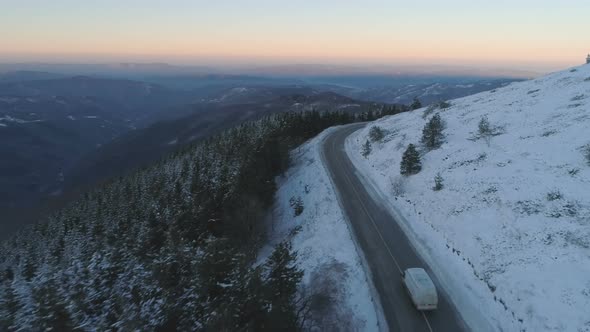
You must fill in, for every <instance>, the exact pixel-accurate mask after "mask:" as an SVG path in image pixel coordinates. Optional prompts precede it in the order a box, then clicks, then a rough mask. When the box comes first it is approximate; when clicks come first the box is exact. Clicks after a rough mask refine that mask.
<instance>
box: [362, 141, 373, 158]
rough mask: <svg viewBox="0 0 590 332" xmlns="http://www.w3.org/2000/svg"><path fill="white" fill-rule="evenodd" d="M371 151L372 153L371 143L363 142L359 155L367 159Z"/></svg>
mask: <svg viewBox="0 0 590 332" xmlns="http://www.w3.org/2000/svg"><path fill="white" fill-rule="evenodd" d="M371 151H373V148H372V146H371V141H369V140H367V141H366V142H365V144H363V149H362V151H361V155H362V156H363V157H365V158H367V157H368V156H369V155H370V154H371Z"/></svg>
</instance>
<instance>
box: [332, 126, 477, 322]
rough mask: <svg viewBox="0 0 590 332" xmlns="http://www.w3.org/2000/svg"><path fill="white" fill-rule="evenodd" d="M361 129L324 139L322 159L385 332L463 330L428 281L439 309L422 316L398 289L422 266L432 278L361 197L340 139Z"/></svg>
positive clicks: (382, 212) (375, 205)
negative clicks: (369, 279)
mask: <svg viewBox="0 0 590 332" xmlns="http://www.w3.org/2000/svg"><path fill="white" fill-rule="evenodd" d="M364 125H365V124H352V125H348V126H343V127H342V128H341V129H338V130H337V131H335V132H333V133H332V134H330V135H329V136H328V137H326V139H325V140H324V142H323V147H322V159H323V162H324V164H325V166H326V168H327V169H328V173H329V174H330V176H331V178H332V182H333V184H334V187H335V190H336V192H337V195H338V198H339V201H340V204H341V206H342V208H343V210H344V212H345V215H346V216H347V218H348V221H349V223H350V226H351V227H352V231H353V232H354V236H355V238H356V243H357V245H358V246H359V247H360V248H359V249H361V250H362V252H363V253H364V257H365V261H366V263H367V265H368V269H369V270H370V273H371V277H372V281H373V285H374V286H375V289H376V291H377V292H378V293H379V300H380V302H381V306H382V307H383V313H384V316H385V319H386V321H387V324H388V327H389V330H390V331H402V332H406V331H409V332H413V331H427V332H434V331H436V332H439V331H441V332H442V331H444V332H455V331H464V330H467V328H466V327H465V324H464V323H463V321H462V319H461V317H460V316H459V314H458V313H457V312H456V310H455V308H454V307H453V305H452V304H451V303H450V302H449V301H448V299H447V297H446V295H445V294H444V293H443V292H441V291H440V286H439V285H438V283H437V281H436V280H435V279H434V278H433V279H434V280H433V281H434V283H435V284H436V285H437V289H439V294H438V295H439V305H438V309H437V310H436V311H432V312H425V313H424V312H420V311H418V310H416V309H415V308H414V306H413V305H412V302H411V300H410V298H409V296H408V294H407V293H406V291H405V289H404V288H403V285H402V279H401V275H400V273H401V271H403V270H405V269H407V268H410V267H423V268H425V269H426V270H427V271H429V274H430V275H431V276H432V273H431V272H430V269H429V268H428V266H426V264H425V263H424V261H423V260H422V259H421V258H420V257H419V256H418V254H417V253H416V251H415V250H414V248H413V246H412V244H411V243H410V241H409V240H408V238H407V237H406V235H405V234H404V232H403V230H402V229H401V228H400V226H399V225H398V224H397V222H396V221H395V220H394V219H393V218H392V216H391V214H390V213H389V212H388V211H387V209H386V208H385V207H384V206H383V205H382V204H381V203H380V202H378V201H375V200H374V199H373V197H372V196H371V195H370V194H369V193H368V192H367V189H366V188H365V186H364V185H363V182H362V181H361V180H360V179H359V177H358V176H357V170H356V168H355V167H354V165H353V164H352V162H351V161H350V159H349V157H348V155H347V154H346V152H345V149H344V141H345V140H346V138H347V137H348V136H349V135H350V134H352V133H353V132H354V131H356V130H359V129H361V128H362V127H363V126H364ZM392 167H395V165H394V166H392Z"/></svg>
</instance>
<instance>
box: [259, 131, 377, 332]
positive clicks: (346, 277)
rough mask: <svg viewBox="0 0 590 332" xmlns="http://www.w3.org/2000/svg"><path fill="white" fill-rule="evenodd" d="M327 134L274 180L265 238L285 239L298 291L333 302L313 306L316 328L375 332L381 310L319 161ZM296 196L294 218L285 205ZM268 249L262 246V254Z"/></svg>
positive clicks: (310, 144)
mask: <svg viewBox="0 0 590 332" xmlns="http://www.w3.org/2000/svg"><path fill="white" fill-rule="evenodd" d="M332 130H333V129H328V130H327V131H324V132H323V133H322V134H320V135H319V136H318V137H316V138H314V139H312V140H311V141H309V142H307V143H306V144H304V145H302V146H301V147H299V148H298V149H297V150H295V151H293V153H292V160H293V166H292V167H291V168H290V169H289V170H288V171H287V173H286V174H285V175H284V176H283V177H281V178H279V179H277V184H278V191H277V194H276V198H275V202H276V203H275V208H274V213H273V215H272V230H271V234H273V236H272V237H273V239H274V243H277V242H279V241H282V240H284V239H286V238H289V237H291V241H292V245H293V249H294V250H296V251H297V252H298V264H299V266H300V267H301V268H303V269H304V270H305V275H304V277H303V281H302V284H303V289H306V292H307V293H313V292H315V291H318V290H321V291H323V292H324V293H325V294H328V295H329V296H331V297H332V298H333V304H332V305H331V306H328V307H326V308H323V309H322V308H319V311H323V312H322V314H321V316H322V317H320V319H321V320H322V322H321V324H322V326H321V327H320V328H321V329H322V330H325V329H328V330H334V329H336V330H347V331H351V330H352V331H378V330H379V329H380V328H379V327H380V326H386V325H384V324H385V323H384V319H383V318H382V317H383V316H382V314H381V313H380V312H381V309H380V308H381V306H380V304H379V302H378V299H373V295H372V291H371V287H372V286H371V285H370V281H369V279H368V277H367V275H366V274H365V271H364V269H363V266H362V264H361V258H360V256H359V254H358V252H357V251H356V247H355V244H354V242H353V239H352V237H351V234H350V232H349V229H348V226H347V222H346V220H345V219H344V216H343V213H342V211H341V209H340V206H339V203H338V199H337V198H336V194H335V192H334V188H333V187H332V183H331V181H330V178H329V176H328V174H327V172H326V170H325V169H324V166H323V163H322V161H321V156H320V148H321V143H322V142H323V140H324V138H325V137H326V135H327V134H328V133H329V132H331V131H332ZM298 197H301V200H302V202H303V206H304V210H303V213H302V214H301V215H299V216H294V211H293V208H292V207H291V203H290V201H292V199H295V200H296V199H297V198H298ZM296 229H298V231H296V232H294V230H296ZM271 249H272V248H271V247H268V248H265V249H264V250H263V255H262V256H264V252H266V253H267V254H268V253H269V252H270V250H271ZM374 301H376V302H374ZM383 330H386V328H385V329H383Z"/></svg>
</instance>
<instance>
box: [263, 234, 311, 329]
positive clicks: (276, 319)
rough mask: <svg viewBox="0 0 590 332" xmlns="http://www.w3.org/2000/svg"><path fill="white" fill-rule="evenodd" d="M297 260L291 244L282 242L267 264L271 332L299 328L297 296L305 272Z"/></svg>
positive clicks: (269, 327)
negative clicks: (298, 265)
mask: <svg viewBox="0 0 590 332" xmlns="http://www.w3.org/2000/svg"><path fill="white" fill-rule="evenodd" d="M296 259H297V253H295V252H292V251H291V244H290V243H289V242H282V243H280V244H278V245H277V246H276V247H275V250H274V251H273V253H272V255H271V256H270V258H269V259H268V262H267V263H266V267H267V269H268V270H269V272H268V278H267V287H268V289H269V292H270V294H269V295H270V302H271V312H270V314H271V315H270V317H269V320H270V321H269V322H268V324H269V326H268V330H269V331H288V330H291V331H292V330H294V329H295V327H296V326H297V316H296V313H295V311H296V310H295V309H296V307H295V296H296V294H297V285H298V284H299V282H300V281H301V278H302V277H303V271H301V270H299V269H298V268H297V266H296V265H295V262H296Z"/></svg>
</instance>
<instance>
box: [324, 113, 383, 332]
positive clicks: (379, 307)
mask: <svg viewBox="0 0 590 332" xmlns="http://www.w3.org/2000/svg"><path fill="white" fill-rule="evenodd" d="M361 124H362V125H361ZM366 124H367V123H353V124H349V125H342V126H336V127H332V128H337V129H332V132H331V133H329V134H327V135H325V136H324V137H323V139H322V140H321V141H320V142H318V144H320V149H319V150H320V151H319V152H320V159H321V164H322V168H323V169H324V171H325V172H326V174H328V179H329V180H330V185H331V187H332V190H333V191H334V193H335V194H336V199H337V200H338V205H339V206H340V209H341V210H342V215H343V217H344V220H345V221H346V228H347V229H348V233H349V235H350V238H351V239H352V241H353V242H354V247H355V251H356V253H357V255H358V257H359V259H360V262H361V265H362V266H363V271H364V272H365V278H366V280H367V284H368V285H369V289H370V292H371V302H372V303H373V307H374V308H375V313H377V322H378V325H379V331H383V332H387V331H390V329H389V325H388V324H387V320H386V319H385V314H384V313H383V306H382V305H381V300H380V299H379V293H378V292H377V289H376V288H375V285H374V284H373V275H372V273H371V271H370V269H369V265H368V263H367V259H366V257H365V253H364V251H363V250H362V248H360V246H359V244H358V240H357V238H356V234H354V231H353V229H352V225H351V223H350V220H348V216H347V215H346V213H345V212H344V209H343V208H342V199H341V195H340V192H339V191H338V190H337V189H336V186H335V185H334V180H333V179H332V174H331V172H330V171H329V170H328V168H327V167H326V155H325V145H324V144H325V143H326V140H327V139H328V138H329V137H330V136H332V135H334V134H335V133H336V131H338V130H342V129H343V128H346V127H350V126H359V128H358V129H357V130H361V129H363V128H364V127H365V126H366ZM357 130H355V131H353V132H351V135H352V133H354V132H356V131H357ZM349 137H350V135H349Z"/></svg>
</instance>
